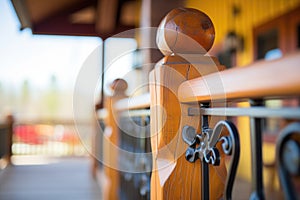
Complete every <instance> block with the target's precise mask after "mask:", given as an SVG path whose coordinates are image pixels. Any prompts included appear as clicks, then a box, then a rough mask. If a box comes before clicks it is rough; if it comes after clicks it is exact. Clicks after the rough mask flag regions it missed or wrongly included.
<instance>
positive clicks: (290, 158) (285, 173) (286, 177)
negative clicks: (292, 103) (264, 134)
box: [276, 122, 300, 200]
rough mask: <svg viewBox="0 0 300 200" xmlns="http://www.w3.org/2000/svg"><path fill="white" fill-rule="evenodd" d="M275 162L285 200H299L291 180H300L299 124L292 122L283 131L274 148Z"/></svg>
mask: <svg viewBox="0 0 300 200" xmlns="http://www.w3.org/2000/svg"><path fill="white" fill-rule="evenodd" d="M276 160H277V167H278V174H279V178H280V182H281V186H282V188H283V191H284V195H285V199H288V200H293V199H299V198H300V197H299V195H300V194H297V193H296V191H295V187H294V185H293V182H292V178H295V177H297V178H298V180H299V178H300V123H299V122H294V123H292V124H290V125H288V126H287V127H286V128H285V129H283V131H282V133H281V134H280V136H279V139H278V141H277V147H276Z"/></svg>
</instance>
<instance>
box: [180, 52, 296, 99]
mask: <svg viewBox="0 0 300 200" xmlns="http://www.w3.org/2000/svg"><path fill="white" fill-rule="evenodd" d="M299 74H300V52H297V53H295V54H292V55H288V56H285V57H283V58H281V59H278V60H273V61H262V62H257V63H254V64H252V65H249V66H246V67H240V68H233V69H229V70H225V71H222V72H217V73H213V74H209V75H207V76H204V77H200V78H196V79H193V80H189V81H185V82H184V83H182V84H181V85H180V87H179V100H180V101H181V102H184V103H188V102H194V101H200V102H201V101H202V102H205V101H212V100H225V99H227V100H230V99H246V98H268V97H281V96H295V95H299V94H300V78H299ZM218 83H219V84H218Z"/></svg>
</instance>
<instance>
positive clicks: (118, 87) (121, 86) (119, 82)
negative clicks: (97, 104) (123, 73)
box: [110, 78, 128, 92]
mask: <svg viewBox="0 0 300 200" xmlns="http://www.w3.org/2000/svg"><path fill="white" fill-rule="evenodd" d="M127 87H128V84H127V82H126V81H125V80H124V79H121V78H117V79H115V80H114V81H113V82H112V83H111V84H110V88H111V89H112V90H113V91H114V92H117V91H123V92H124V91H125V90H126V89H127Z"/></svg>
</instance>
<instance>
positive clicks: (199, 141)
mask: <svg viewBox="0 0 300 200" xmlns="http://www.w3.org/2000/svg"><path fill="white" fill-rule="evenodd" d="M207 124H208V123H206V122H203V125H202V133H197V132H196V130H195V129H194V128H193V127H191V126H184V127H183V129H182V139H183V140H184V142H186V143H187V144H188V145H189V147H188V149H187V150H186V154H185V157H186V159H187V161H189V162H191V163H193V162H196V160H198V159H199V160H201V162H202V187H204V188H202V191H203V192H202V193H205V194H202V195H203V197H202V199H209V169H208V164H211V165H214V166H217V165H219V164H220V159H221V156H220V151H219V150H218V149H217V148H216V145H217V143H219V142H220V143H221V145H222V150H223V152H224V153H225V154H226V155H232V159H231V162H230V167H229V174H228V176H227V180H226V186H225V195H224V196H225V198H226V199H231V193H232V188H233V183H234V179H235V175H236V171H237V166H238V162H239V157H240V142H239V134H238V131H237V129H236V127H235V125H234V124H233V123H232V122H230V121H227V120H222V121H219V122H218V123H217V124H216V125H215V127H214V129H210V128H208V127H207ZM223 128H226V129H227V130H228V132H229V135H226V136H222V137H221V133H222V129H223Z"/></svg>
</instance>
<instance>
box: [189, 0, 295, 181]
mask: <svg viewBox="0 0 300 200" xmlns="http://www.w3.org/2000/svg"><path fill="white" fill-rule="evenodd" d="M299 3H300V0H223V1H222V0H188V1H187V5H186V6H187V7H191V8H196V9H199V10H201V11H203V12H205V13H206V14H207V15H208V16H209V17H210V18H211V20H212V21H213V23H214V26H215V31H216V39H215V44H218V43H221V42H222V40H223V39H224V38H225V36H226V33H227V32H228V31H230V30H235V31H236V33H238V34H240V35H242V36H243V37H244V40H245V48H244V51H243V52H239V53H238V55H237V65H238V66H243V65H246V64H249V63H251V62H252V61H253V38H252V37H253V36H252V30H253V27H255V26H257V25H259V24H261V23H263V22H266V21H269V20H271V19H272V18H274V17H276V16H279V15H281V14H283V13H285V12H287V11H288V10H290V9H292V8H295V7H297V6H298V5H299ZM233 5H236V6H238V7H239V8H240V14H239V15H238V16H237V17H236V18H234V17H233V16H232V14H231V10H232V6H233ZM239 106H242V107H244V106H248V103H241V104H240V105H239ZM238 130H239V132H240V137H241V158H240V165H239V172H238V174H239V176H240V177H243V178H246V179H248V180H250V179H251V173H250V172H251V162H250V158H251V152H250V127H249V118H246V117H240V118H239V119H238ZM264 151H265V152H266V154H264V159H266V160H272V159H274V146H266V145H265V146H264ZM272 157H273V158H272ZM266 174H267V173H266ZM265 179H266V180H267V179H268V177H266V178H265ZM266 182H267V181H266Z"/></svg>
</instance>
